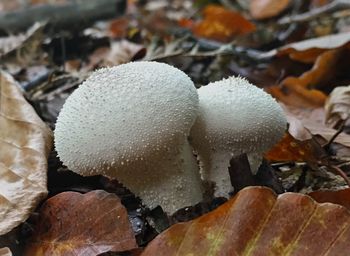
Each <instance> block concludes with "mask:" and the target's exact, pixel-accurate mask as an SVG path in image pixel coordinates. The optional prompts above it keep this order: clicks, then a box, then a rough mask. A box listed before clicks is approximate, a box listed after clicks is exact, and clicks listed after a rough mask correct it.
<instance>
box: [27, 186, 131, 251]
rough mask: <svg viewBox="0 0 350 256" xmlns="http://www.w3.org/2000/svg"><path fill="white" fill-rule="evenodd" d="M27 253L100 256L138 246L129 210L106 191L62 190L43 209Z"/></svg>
mask: <svg viewBox="0 0 350 256" xmlns="http://www.w3.org/2000/svg"><path fill="white" fill-rule="evenodd" d="M39 214H40V216H39V218H38V223H37V224H36V226H35V228H34V234H33V236H32V238H31V239H30V241H29V242H28V244H27V247H26V249H25V253H24V254H25V255H28V256H31V255H37V256H39V255H75V256H78V255H81V256H85V255H99V254H101V253H105V252H108V251H114V252H122V251H127V250H132V249H134V248H137V244H136V240H135V237H134V233H133V230H132V228H131V224H130V223H129V219H128V215H127V212H126V209H125V208H124V206H123V205H122V204H121V202H120V199H119V198H118V197H117V196H116V195H114V194H110V193H107V192H105V191H103V190H95V191H91V192H89V193H87V194H80V193H77V192H63V193H60V194H58V195H56V196H54V197H51V198H50V199H48V200H47V201H46V202H45V203H44V204H43V206H42V207H41V209H40V213H39Z"/></svg>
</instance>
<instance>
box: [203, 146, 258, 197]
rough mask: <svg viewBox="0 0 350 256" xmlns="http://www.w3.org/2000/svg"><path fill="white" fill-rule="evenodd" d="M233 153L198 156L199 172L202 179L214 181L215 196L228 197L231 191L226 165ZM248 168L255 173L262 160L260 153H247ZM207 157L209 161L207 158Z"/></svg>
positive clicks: (228, 164) (228, 163)
mask: <svg viewBox="0 0 350 256" xmlns="http://www.w3.org/2000/svg"><path fill="white" fill-rule="evenodd" d="M233 156H234V154H232V153H228V152H222V151H220V152H212V153H211V154H210V157H206V159H204V158H202V157H200V156H199V157H198V160H199V161H200V173H201V176H202V179H203V180H204V181H211V182H214V183H215V192H214V196H215V197H228V196H229V193H230V192H232V191H233V189H234V188H233V187H232V184H231V179H230V174H229V170H228V166H230V160H231V159H232V157H233ZM247 157H248V162H249V165H250V169H251V171H252V173H253V175H255V174H256V173H257V172H258V169H259V166H260V165H261V162H262V154H260V153H249V154H247ZM207 159H209V161H208V160H207Z"/></svg>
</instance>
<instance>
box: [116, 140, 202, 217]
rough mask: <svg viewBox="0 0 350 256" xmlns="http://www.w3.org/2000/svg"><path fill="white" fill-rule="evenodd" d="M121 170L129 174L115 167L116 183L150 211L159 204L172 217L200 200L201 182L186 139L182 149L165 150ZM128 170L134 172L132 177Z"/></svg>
mask: <svg viewBox="0 0 350 256" xmlns="http://www.w3.org/2000/svg"><path fill="white" fill-rule="evenodd" d="M123 168H127V169H129V171H125V170H121V169H120V168H118V170H117V177H118V181H120V182H121V183H122V184H124V185H125V186H126V187H127V188H129V189H130V190H131V191H132V192H133V193H135V195H137V196H139V197H140V198H142V201H143V202H144V204H145V205H147V206H148V207H150V208H154V207H156V206H157V205H160V206H161V207H162V208H163V210H164V211H165V212H167V213H169V214H172V213H174V212H175V211H176V210H178V209H180V208H183V207H184V206H191V205H194V204H196V203H198V202H200V201H201V200H202V195H203V188H202V181H201V179H200V175H199V170H198V165H197V163H196V159H195V157H194V155H193V153H192V148H191V146H190V145H189V143H188V141H187V139H186V141H184V143H183V144H182V146H180V147H178V148H177V149H176V148H171V149H170V148H168V149H167V151H166V153H165V152H164V151H162V155H161V156H159V157H154V158H153V160H152V161H150V159H141V160H140V161H139V162H133V163H131V164H130V165H125V166H124V167H123ZM130 169H133V170H132V175H131V174H130V173H131V172H130ZM145 174H147V175H145Z"/></svg>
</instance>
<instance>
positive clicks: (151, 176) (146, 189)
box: [55, 62, 202, 213]
mask: <svg viewBox="0 0 350 256" xmlns="http://www.w3.org/2000/svg"><path fill="white" fill-rule="evenodd" d="M197 114H198V95H197V92H196V89H195V87H194V85H193V82H192V81H191V79H190V78H189V77H188V76H187V75H186V74H185V73H183V72H182V71H180V70H178V69H177V68H175V67H172V66H170V65H167V64H163V63H157V62H132V63H128V64H123V65H120V66H116V67H112V68H103V69H100V70H97V71H96V72H94V73H93V74H92V75H91V76H90V77H89V78H88V79H87V80H86V81H85V82H84V83H83V84H82V85H81V86H80V87H79V88H78V89H77V90H75V91H74V92H73V93H72V94H71V95H70V97H69V98H68V99H67V101H66V102H65V104H64V106H63V108H62V110H61V112H60V114H59V116H58V119H57V123H56V129H55V146H56V149H57V152H58V155H59V157H60V159H61V160H62V161H63V163H64V164H65V165H67V166H68V167H69V169H71V170H72V171H74V172H77V173H79V174H81V175H84V176H88V175H96V174H103V175H106V176H108V177H112V178H117V179H118V180H119V181H120V182H122V183H123V184H124V185H125V186H126V187H128V188H129V189H130V190H131V191H133V192H134V193H135V194H136V195H137V196H139V197H141V198H142V199H143V201H144V203H145V204H146V205H148V206H149V207H155V206H156V205H158V204H159V205H161V206H162V207H163V209H164V210H165V211H167V212H170V213H172V212H174V211H175V210H177V209H179V208H181V207H184V206H188V205H193V204H195V203H197V202H199V201H200V200H201V199H202V191H201V185H200V177H199V174H198V170H197V168H198V167H197V165H196V161H195V159H194V158H193V155H192V149H191V148H190V146H189V144H188V141H187V137H188V135H189V132H190V129H191V127H192V125H193V123H194V121H195V119H196V117H197Z"/></svg>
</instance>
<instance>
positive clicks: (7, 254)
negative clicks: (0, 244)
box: [0, 247, 12, 256]
mask: <svg viewBox="0 0 350 256" xmlns="http://www.w3.org/2000/svg"><path fill="white" fill-rule="evenodd" d="M0 256H12V252H11V250H10V249H9V248H7V247H4V248H0Z"/></svg>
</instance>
